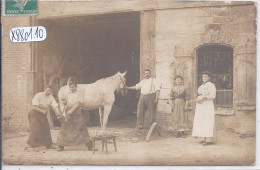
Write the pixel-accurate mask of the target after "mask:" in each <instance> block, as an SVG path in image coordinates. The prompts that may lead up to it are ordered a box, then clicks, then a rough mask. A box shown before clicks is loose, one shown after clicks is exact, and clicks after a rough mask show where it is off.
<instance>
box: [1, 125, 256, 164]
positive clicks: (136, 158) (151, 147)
mask: <svg viewBox="0 0 260 170" xmlns="http://www.w3.org/2000/svg"><path fill="white" fill-rule="evenodd" d="M112 124H113V126H112ZM120 126H121V127H120ZM132 126H134V125H132ZM132 126H130V127H124V122H122V121H120V122H113V123H110V124H109V126H108V129H109V130H111V131H113V132H114V133H115V134H117V135H118V137H117V139H116V142H117V152H115V150H114V146H113V143H112V141H111V142H109V144H108V155H107V154H106V152H102V151H101V150H102V149H101V148H102V146H101V142H100V141H97V142H96V148H98V149H99V150H98V151H97V152H95V154H94V155H93V153H92V152H91V151H88V150H87V148H86V147H85V146H75V147H65V150H64V151H62V152H57V151H56V150H55V149H48V150H47V149H45V148H44V147H39V148H36V149H29V150H24V147H25V146H26V145H25V144H26V141H27V138H28V132H20V133H18V134H17V133H16V134H13V133H3V136H2V160H3V164H19V165H21V164H23V165H25V164H27V165H32V164H42V165H252V164H253V163H254V160H255V136H254V135H245V134H243V135H241V134H238V133H235V132H234V131H232V130H230V129H221V130H218V131H217V139H218V141H217V144H216V145H208V146H202V145H200V144H199V143H198V141H197V139H195V138H194V137H192V136H191V134H189V135H188V137H187V138H176V137H175V136H173V135H172V134H171V133H168V132H163V134H162V135H163V136H161V137H159V136H157V135H153V137H152V138H151V141H150V142H145V141H144V140H143V138H144V137H145V136H142V135H141V136H137V135H136V131H135V130H134V127H132ZM119 127H120V128H119ZM98 129H99V127H90V128H89V133H90V136H95V135H96V132H97V130H98ZM58 132H59V130H52V131H51V133H52V139H53V142H54V143H55V142H56V139H57V134H58Z"/></svg>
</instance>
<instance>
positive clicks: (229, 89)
mask: <svg viewBox="0 0 260 170" xmlns="http://www.w3.org/2000/svg"><path fill="white" fill-rule="evenodd" d="M197 56H198V60H197V61H198V62H197V63H198V65H197V68H198V69H197V70H198V72H197V75H198V78H197V85H198V87H199V86H200V85H201V84H202V78H201V72H202V71H205V70H208V71H210V72H211V74H212V78H211V81H212V83H214V84H215V86H216V89H217V94H216V99H215V101H214V102H215V107H228V108H232V107H233V48H231V47H229V46H225V45H205V46H202V47H200V48H199V49H197Z"/></svg>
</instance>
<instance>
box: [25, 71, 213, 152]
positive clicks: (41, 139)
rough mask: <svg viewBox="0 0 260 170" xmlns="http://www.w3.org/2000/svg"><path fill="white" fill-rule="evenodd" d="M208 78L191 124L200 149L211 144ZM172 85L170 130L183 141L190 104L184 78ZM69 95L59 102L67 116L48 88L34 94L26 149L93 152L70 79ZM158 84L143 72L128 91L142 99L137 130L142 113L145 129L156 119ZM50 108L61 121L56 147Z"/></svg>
mask: <svg viewBox="0 0 260 170" xmlns="http://www.w3.org/2000/svg"><path fill="white" fill-rule="evenodd" d="M210 78H211V74H210V73H209V72H208V71H205V72H202V80H203V84H202V85H201V86H200V87H199V88H198V97H197V99H196V109H195V116H194V122H193V130H192V136H195V137H198V138H199V139H200V143H201V144H202V145H204V146H205V145H209V144H213V143H214V140H213V139H214V138H213V137H214V128H215V113H214V103H213V99H214V98H215V97H216V87H215V85H214V84H213V83H211V82H210ZM174 80H175V85H174V86H173V88H172V89H171V94H170V96H171V100H172V101H173V109H172V115H171V126H170V128H171V129H172V130H174V131H176V132H177V134H176V137H186V136H187V134H186V132H187V131H188V130H189V126H188V112H187V109H188V102H189V100H190V95H189V90H188V88H186V87H185V86H184V84H183V77H182V76H180V75H177V76H175V78H174ZM68 86H69V88H70V93H69V94H67V96H65V98H64V100H63V101H62V102H63V104H65V105H66V107H65V109H66V110H65V111H66V113H67V116H66V117H64V116H62V112H63V111H61V110H60V109H59V107H58V104H57V102H56V101H55V99H54V97H53V96H52V95H51V93H52V91H51V87H49V86H48V87H46V88H45V90H44V92H40V93H38V94H36V95H35V96H34V98H33V100H32V109H31V111H30V113H29V115H28V118H29V125H30V133H29V138H28V141H27V144H28V145H29V146H27V147H38V146H46V148H49V149H54V148H56V149H57V150H58V151H62V150H64V147H65V146H69V145H73V144H77V145H78V144H85V145H86V146H87V148H88V150H92V147H93V146H92V141H91V139H90V137H89V134H88V130H87V127H86V123H85V120H84V117H83V114H82V111H81V109H80V106H81V102H82V101H81V99H82V96H81V94H80V93H79V92H78V91H77V82H76V80H75V79H69V81H68ZM160 88H161V83H159V81H158V80H157V79H156V78H153V77H152V76H151V71H150V70H149V69H146V70H145V71H144V79H143V80H141V81H140V82H139V83H138V84H136V85H135V86H132V87H127V86H126V87H125V89H129V90H140V92H141V95H140V99H139V102H138V106H137V126H136V129H137V130H140V129H143V128H144V123H145V113H146V112H148V113H149V114H148V116H146V117H148V118H147V123H148V127H150V126H151V125H152V123H153V122H154V121H155V118H156V106H157V103H158V99H159V95H160ZM50 107H52V108H53V110H54V111H55V114H56V115H57V117H58V119H60V120H61V129H60V131H59V134H58V137H57V143H56V145H55V144H54V143H53V142H52V138H51V133H50V127H49V122H48V119H47V114H48V113H49V111H50Z"/></svg>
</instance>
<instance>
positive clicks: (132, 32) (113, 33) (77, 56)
mask: <svg viewBox="0 0 260 170" xmlns="http://www.w3.org/2000/svg"><path fill="white" fill-rule="evenodd" d="M37 25H41V26H44V27H45V28H46V30H47V38H46V40H45V41H43V42H40V43H38V44H37V63H38V68H37V71H38V72H39V73H43V75H45V78H44V77H39V79H40V81H44V79H46V80H45V82H47V83H48V81H50V77H51V76H52V75H57V76H58V77H60V78H64V79H67V78H68V77H70V76H75V77H76V78H77V79H78V80H79V83H93V82H95V81H96V80H98V79H101V78H104V77H109V76H112V75H114V74H115V73H117V72H118V71H120V72H124V71H127V75H126V83H127V85H133V84H136V83H137V82H139V80H140V75H139V72H140V66H139V65H140V64H139V60H140V14H139V13H138V12H133V13H117V14H106V15H93V16H89V15H88V16H73V17H71V16H70V17H62V18H58V19H57V18H53V19H52V18H51V19H49V18H48V19H41V20H37ZM57 92H58V89H57V90H54V92H53V93H54V94H53V95H54V96H56V95H57ZM116 95H117V96H116V100H117V101H116V102H115V104H117V105H119V106H118V107H121V106H120V105H121V104H120V103H122V102H123V104H124V105H125V103H126V102H129V103H130V104H129V105H131V107H130V108H129V107H128V108H127V112H130V113H132V112H134V110H135V109H136V104H133V105H132V104H131V101H128V100H133V99H134V100H135V101H134V103H136V97H135V96H136V94H135V92H132V94H131V92H130V94H128V95H130V96H131V97H130V98H129V97H128V98H127V99H126V101H124V100H123V98H122V96H121V95H120V94H116ZM120 101H121V102H120ZM116 112H118V113H116ZM119 112H120V113H119ZM124 114H126V111H122V110H118V109H116V110H115V109H113V110H112V112H111V114H110V118H113V117H114V119H118V118H123V117H124ZM95 116H96V117H98V114H96V115H95ZM95 119H98V118H95Z"/></svg>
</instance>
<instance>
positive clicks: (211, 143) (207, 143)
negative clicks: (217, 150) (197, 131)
mask: <svg viewBox="0 0 260 170" xmlns="http://www.w3.org/2000/svg"><path fill="white" fill-rule="evenodd" d="M213 144H214V143H213V142H205V141H204V142H203V143H202V145H203V146H207V145H213Z"/></svg>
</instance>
